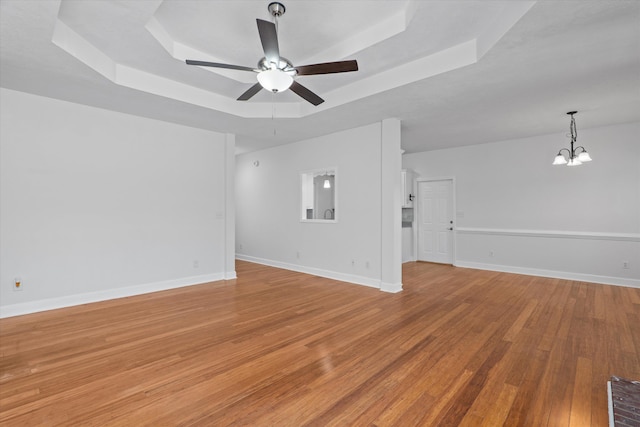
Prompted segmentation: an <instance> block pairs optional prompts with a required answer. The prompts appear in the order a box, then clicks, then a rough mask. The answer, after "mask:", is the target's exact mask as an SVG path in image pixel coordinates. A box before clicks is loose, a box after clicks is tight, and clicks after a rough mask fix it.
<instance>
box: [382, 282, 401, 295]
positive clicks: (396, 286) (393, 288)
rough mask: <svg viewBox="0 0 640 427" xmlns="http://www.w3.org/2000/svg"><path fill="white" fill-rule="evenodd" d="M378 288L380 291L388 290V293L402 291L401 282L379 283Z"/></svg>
mask: <svg viewBox="0 0 640 427" xmlns="http://www.w3.org/2000/svg"><path fill="white" fill-rule="evenodd" d="M380 290H381V291H382V292H388V293H390V294H397V293H398V292H402V283H384V282H382V283H381V284H380Z"/></svg>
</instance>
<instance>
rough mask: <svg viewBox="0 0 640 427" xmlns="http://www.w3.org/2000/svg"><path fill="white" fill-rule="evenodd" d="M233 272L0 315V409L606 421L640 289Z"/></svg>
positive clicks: (636, 322) (301, 421) (75, 419)
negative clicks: (226, 277)
mask: <svg viewBox="0 0 640 427" xmlns="http://www.w3.org/2000/svg"><path fill="white" fill-rule="evenodd" d="M237 272H238V276H239V279H237V280H235V281H228V282H216V283H209V284H204V285H199V286H192V287H188V288H183V289H178V290H171V291H166V292H159V293H154V294H148V295H142V296H137V297H131V298H126V299H120V300H113V301H106V302H101V303H96V304H89V305H85V306H78V307H72V308H67V309H62V310H55V311H50V312H45V313H36V314H32V315H28V316H21V317H15V318H8V319H3V320H1V321H0V338H1V340H0V355H1V363H0V424H1V425H3V426H31V425H70V426H80V425H82V426H85V425H88V426H94V425H95V426H109V425H123V426H142V425H153V426H163V425H167V426H174V425H203V426H226V425H247V426H303V425H313V426H333V425H336V426H350V425H355V426H359V425H376V426H387V425H397V426H413V425H425V426H436V425H442V426H444V425H447V426H500V425H506V426H532V427H542V426H567V427H569V426H570V427H574V426H579V427H588V426H606V425H607V401H606V381H607V379H608V378H609V377H610V376H611V375H619V376H622V377H627V378H631V379H640V357H639V356H640V289H631V288H624V287H614V286H605V285H596V284H589V283H582V282H572V281H567V280H556V279H545V278H537V277H530V276H520V275H513V274H505V273H495V272H486V271H478V270H471V269H461V268H454V267H450V266H443V265H435V264H427V263H409V264H405V266H404V279H403V282H404V288H405V291H404V292H402V293H399V294H386V293H382V292H380V291H378V290H376V289H371V288H367V287H363V286H357V285H350V284H345V283H339V282H336V281H332V280H329V279H323V278H319V277H313V276H308V275H304V274H299V273H295V272H290V271H285V270H279V269H275V268H270V267H265V266H261V265H256V264H250V263H246V262H238V263H237Z"/></svg>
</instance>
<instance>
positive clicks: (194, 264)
mask: <svg viewBox="0 0 640 427" xmlns="http://www.w3.org/2000/svg"><path fill="white" fill-rule="evenodd" d="M193 268H200V262H198V260H197V259H195V260H193Z"/></svg>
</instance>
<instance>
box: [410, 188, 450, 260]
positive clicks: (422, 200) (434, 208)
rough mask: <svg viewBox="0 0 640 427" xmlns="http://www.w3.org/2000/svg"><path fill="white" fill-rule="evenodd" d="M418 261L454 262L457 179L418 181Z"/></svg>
mask: <svg viewBox="0 0 640 427" xmlns="http://www.w3.org/2000/svg"><path fill="white" fill-rule="evenodd" d="M418 203H419V208H418V260H419V261H429V262H439V263H443V264H453V180H451V179H445V180H442V181H419V182H418Z"/></svg>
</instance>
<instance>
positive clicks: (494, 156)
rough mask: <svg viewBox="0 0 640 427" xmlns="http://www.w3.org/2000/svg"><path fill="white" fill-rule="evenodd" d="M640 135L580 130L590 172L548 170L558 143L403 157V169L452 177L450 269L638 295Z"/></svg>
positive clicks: (529, 141) (627, 128) (556, 138)
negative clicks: (624, 289)
mask: <svg viewBox="0 0 640 427" xmlns="http://www.w3.org/2000/svg"><path fill="white" fill-rule="evenodd" d="M638 135H640V123H633V124H625V125H616V126H608V127H602V128H594V129H579V135H578V143H579V145H584V146H585V148H586V149H587V150H588V151H589V153H590V154H591V157H592V158H593V162H591V163H587V164H584V165H582V166H579V167H573V168H571V167H567V166H552V165H551V162H552V161H553V157H554V156H555V155H556V154H557V152H558V150H559V149H560V148H564V147H567V146H568V145H569V140H568V138H566V136H565V134H553V135H543V136H537V137H533V138H526V139H519V140H512V141H503V142H496V143H491V144H483V145H476V146H469V147H461V148H453V149H446V150H437V151H430V152H424V153H415V154H408V155H405V156H404V158H403V167H404V168H407V169H413V170H415V171H417V172H418V174H419V178H433V177H442V176H455V178H456V203H457V207H456V210H457V215H456V218H455V221H456V228H457V231H456V232H455V239H456V261H455V263H456V265H459V266H467V267H476V268H484V269H489V270H502V271H512V272H518V273H526V274H535V275H544V276H551V277H561V278H570V279H576V280H586V281H593V282H600V283H612V284H621V285H628V286H640V143H638V141H639V136H638ZM491 251H493V256H490V252H491ZM624 261H628V262H629V268H628V269H624V268H623V262H624Z"/></svg>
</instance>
